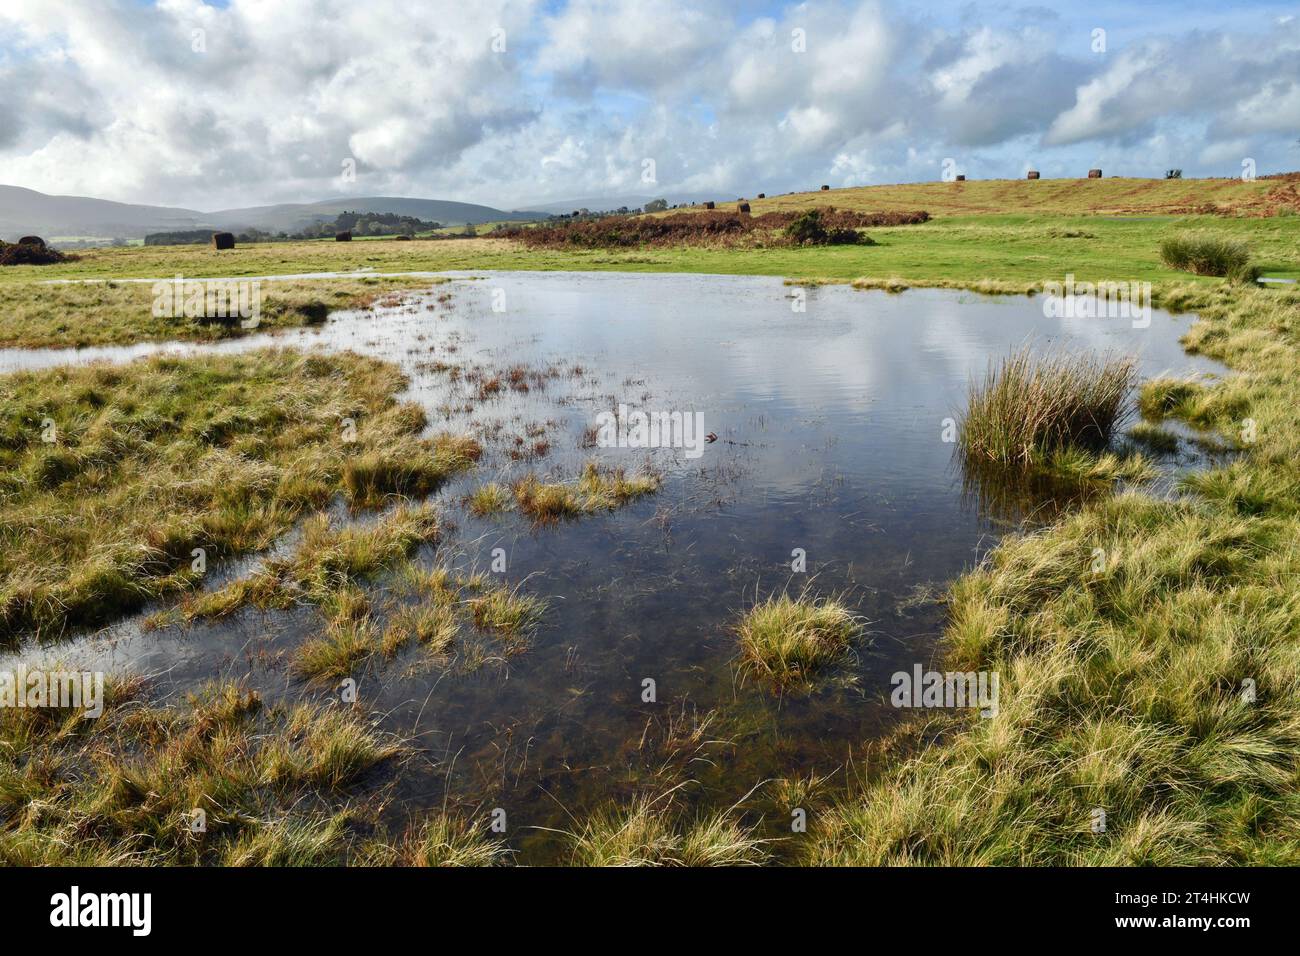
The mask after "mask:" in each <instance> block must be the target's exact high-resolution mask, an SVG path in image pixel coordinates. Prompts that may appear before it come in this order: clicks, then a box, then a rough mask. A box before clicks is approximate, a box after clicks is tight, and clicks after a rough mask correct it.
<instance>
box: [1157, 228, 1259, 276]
mask: <svg viewBox="0 0 1300 956" xmlns="http://www.w3.org/2000/svg"><path fill="white" fill-rule="evenodd" d="M1160 260H1161V261H1162V262H1163V263H1164V264H1165V265H1167V266H1168V267H1169V268H1171V269H1177V270H1179V271H1180V272H1190V273H1192V274H1193V275H1198V276H1225V277H1226V278H1228V279H1229V280H1231V281H1233V282H1254V281H1255V280H1256V279H1258V278H1259V267H1258V266H1255V265H1251V262H1250V249H1249V248H1248V247H1247V246H1246V244H1245V243H1244V242H1242V241H1241V240H1240V239H1232V238H1229V237H1227V236H1215V235H1209V234H1205V233H1194V232H1189V233H1180V234H1179V235H1176V236H1170V237H1169V238H1168V239H1166V240H1165V241H1164V242H1162V243H1161V244H1160Z"/></svg>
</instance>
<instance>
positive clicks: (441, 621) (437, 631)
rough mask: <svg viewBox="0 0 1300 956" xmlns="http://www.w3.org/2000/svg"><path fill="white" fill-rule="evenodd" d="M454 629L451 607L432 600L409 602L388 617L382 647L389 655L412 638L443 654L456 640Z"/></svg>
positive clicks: (455, 629) (455, 624) (456, 626)
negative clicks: (427, 602) (411, 603)
mask: <svg viewBox="0 0 1300 956" xmlns="http://www.w3.org/2000/svg"><path fill="white" fill-rule="evenodd" d="M457 629H458V623H457V619H456V612H455V609H454V608H453V607H450V606H448V605H445V604H433V603H429V604H415V605H409V606H407V607H403V608H401V609H400V610H398V611H397V612H396V613H395V614H393V616H392V617H391V618H390V619H389V622H388V629H387V630H386V631H385V633H384V642H385V651H386V652H387V653H388V654H389V655H390V656H391V654H393V653H395V652H396V650H398V649H400V648H402V647H405V646H406V645H407V644H408V643H409V642H411V641H415V642H416V643H418V644H420V645H421V646H423V647H425V648H427V649H428V650H429V651H430V652H431V653H433V654H437V655H442V654H446V653H447V651H449V650H450V649H451V646H452V644H453V643H454V642H455V640H456V632H457Z"/></svg>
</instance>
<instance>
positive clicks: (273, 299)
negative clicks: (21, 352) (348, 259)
mask: <svg viewBox="0 0 1300 956" xmlns="http://www.w3.org/2000/svg"><path fill="white" fill-rule="evenodd" d="M141 248H143V247H141ZM178 267H179V264H178ZM429 284H430V280H428V279H424V280H419V281H418V282H417V281H416V280H413V279H398V278H390V279H378V278H376V279H322V280H312V281H306V280H302V281H295V280H285V281H277V282H267V283H265V284H263V286H262V290H261V293H262V298H261V315H260V318H259V321H258V323H257V325H256V328H252V329H246V328H244V327H243V326H242V325H241V323H240V322H239V321H238V320H232V321H229V322H203V321H198V320H196V319H193V318H186V317H185V316H183V315H182V316H179V317H172V316H156V315H154V307H153V306H154V292H153V285H152V284H151V283H147V282H130V283H119V282H95V283H67V284H58V283H56V284H47V283H44V282H22V283H4V282H0V348H40V347H43V346H48V347H52V348H80V347H84V346H88V345H129V344H131V343H133V342H153V341H160V340H166V339H184V340H188V341H205V342H207V341H214V340H216V339H223V338H231V337H235V336H239V335H246V334H248V333H249V332H250V331H254V332H265V331H271V330H274V329H284V328H294V327H298V326H303V325H312V324H316V323H319V322H324V321H325V319H326V318H327V317H328V315H329V313H331V312H334V311H337V310H339V309H363V308H367V307H369V306H371V305H373V304H375V303H376V302H378V301H380V300H382V299H384V298H385V297H387V296H392V295H393V294H394V293H399V292H400V291H401V290H403V289H409V288H411V287H413V286H415V285H420V286H422V287H423V286H428V285H429Z"/></svg>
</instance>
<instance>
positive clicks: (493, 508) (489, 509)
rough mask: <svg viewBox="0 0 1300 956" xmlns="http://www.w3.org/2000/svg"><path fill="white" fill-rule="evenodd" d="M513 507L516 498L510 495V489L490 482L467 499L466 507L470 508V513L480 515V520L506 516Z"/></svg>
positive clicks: (470, 494) (481, 486)
mask: <svg viewBox="0 0 1300 956" xmlns="http://www.w3.org/2000/svg"><path fill="white" fill-rule="evenodd" d="M513 505H514V498H513V497H512V496H511V494H510V489H508V488H506V487H504V486H502V485H499V484H497V483H496V482H495V481H491V482H488V483H487V484H486V485H479V486H478V487H477V488H475V489H474V490H473V491H472V492H470V493H469V495H467V496H466V498H465V506H466V507H467V508H469V510H470V513H471V514H475V515H478V516H479V517H480V518H482V517H487V516H488V515H499V514H504V513H505V512H507V511H509V510H510V509H511V507H513Z"/></svg>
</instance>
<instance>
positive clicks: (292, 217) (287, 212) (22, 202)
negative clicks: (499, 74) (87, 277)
mask: <svg viewBox="0 0 1300 956" xmlns="http://www.w3.org/2000/svg"><path fill="white" fill-rule="evenodd" d="M345 211H350V212H361V213H365V212H392V213H397V214H399V215H404V216H415V217H417V218H419V219H425V220H436V221H437V222H441V223H442V224H443V225H464V224H467V223H468V224H473V225H478V224H480V223H485V222H495V221H499V220H502V219H543V218H545V217H546V213H545V212H542V211H538V210H504V209H497V208H495V207H493V206H484V205H480V204H478V203H463V202H456V201H454V200H448V199H419V198H413V197H405V196H353V197H345V198H341V199H323V200H319V201H317V202H310V203H277V204H272V205H265V206H248V207H244V208H238V209H218V210H214V211H211V212H204V211H202V210H198V209H189V208H186V207H183V206H153V205H147V204H143V203H122V202H116V201H114V200H111V199H97V198H95V197H93V196H66V195H50V194H48V193H42V192H39V191H38V190H35V189H28V188H26V187H24V186H7V185H3V184H0V239H6V240H10V241H12V240H14V239H17V238H18V237H19V236H23V235H29V234H34V235H39V236H44V237H46V238H51V237H95V238H123V239H140V238H143V237H144V236H146V235H148V234H149V233H151V232H171V231H177V230H183V229H203V228H207V227H212V228H213V229H228V230H232V231H235V230H239V229H250V228H251V229H261V230H263V231H266V232H296V231H297V230H299V229H301V228H302V227H303V226H306V225H309V224H311V223H313V222H320V221H323V220H329V219H333V218H334V217H335V216H337V215H338V214H339V213H341V212H345Z"/></svg>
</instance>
